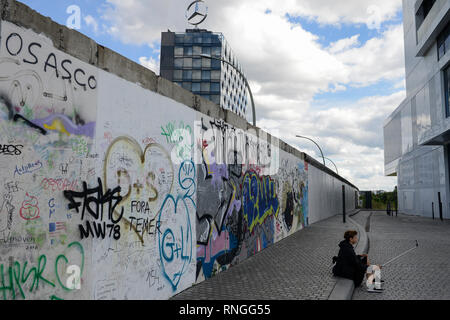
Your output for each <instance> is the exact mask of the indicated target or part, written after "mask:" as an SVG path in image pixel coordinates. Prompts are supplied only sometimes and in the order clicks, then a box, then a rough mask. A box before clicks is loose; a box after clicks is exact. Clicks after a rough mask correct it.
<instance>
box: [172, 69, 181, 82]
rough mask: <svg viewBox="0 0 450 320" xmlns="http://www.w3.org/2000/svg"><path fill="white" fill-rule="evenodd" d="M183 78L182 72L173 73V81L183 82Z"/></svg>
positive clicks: (175, 71)
mask: <svg viewBox="0 0 450 320" xmlns="http://www.w3.org/2000/svg"><path fill="white" fill-rule="evenodd" d="M182 76H183V72H182V71H181V70H174V71H173V80H181V77H182Z"/></svg>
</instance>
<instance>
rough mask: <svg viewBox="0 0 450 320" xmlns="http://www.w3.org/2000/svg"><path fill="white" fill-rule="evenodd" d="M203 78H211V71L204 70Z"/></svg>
mask: <svg viewBox="0 0 450 320" xmlns="http://www.w3.org/2000/svg"><path fill="white" fill-rule="evenodd" d="M202 80H208V81H209V80H211V71H202Z"/></svg>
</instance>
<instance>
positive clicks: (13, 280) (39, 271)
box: [0, 242, 84, 300]
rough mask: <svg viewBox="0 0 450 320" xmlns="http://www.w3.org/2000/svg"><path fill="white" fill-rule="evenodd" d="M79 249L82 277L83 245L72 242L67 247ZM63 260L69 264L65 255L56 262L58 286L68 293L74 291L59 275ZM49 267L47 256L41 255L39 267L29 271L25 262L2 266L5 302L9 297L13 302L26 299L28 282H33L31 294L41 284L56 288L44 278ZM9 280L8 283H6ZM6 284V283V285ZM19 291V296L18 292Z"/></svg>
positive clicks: (0, 288)
mask: <svg viewBox="0 0 450 320" xmlns="http://www.w3.org/2000/svg"><path fill="white" fill-rule="evenodd" d="M72 247H73V248H78V250H79V252H80V253H81V268H80V269H81V274H80V278H81V275H82V274H83V270H84V249H83V246H82V245H81V243H79V242H72V243H71V244H69V245H68V246H67V249H66V250H68V249H71V248H72ZM61 259H62V260H63V261H64V262H65V263H66V264H67V263H69V260H68V259H67V257H66V255H65V254H60V255H59V256H58V257H57V258H56V260H55V269H54V272H55V275H56V279H57V281H58V284H59V285H60V286H61V288H62V289H64V290H66V291H72V290H73V289H70V288H67V287H66V286H65V285H64V284H63V283H62V281H61V278H60V276H59V274H58V265H59V262H60V261H61ZM46 266H47V257H46V255H44V254H43V255H41V256H40V257H39V259H38V262H37V266H34V267H32V268H30V269H29V270H27V267H28V262H25V263H24V264H23V266H22V265H21V263H20V262H19V261H15V262H14V263H13V264H12V266H10V267H8V268H5V266H4V265H3V264H1V265H0V280H1V284H0V293H1V294H2V296H3V300H8V297H10V299H11V300H15V299H16V297H17V296H18V297H21V298H22V299H24V300H25V299H26V294H25V291H24V289H23V288H24V286H25V284H26V283H27V282H29V281H32V282H31V286H30V289H29V290H28V292H29V293H34V292H36V291H38V289H39V284H40V283H41V282H44V283H46V284H47V285H49V286H51V287H53V288H55V287H56V285H55V284H54V283H53V282H51V281H50V280H48V279H47V278H46V277H44V272H45V269H46ZM5 269H6V272H7V275H6V277H5ZM5 280H7V282H6V281H5ZM5 282H6V283H5ZM17 291H18V294H16V292H17ZM50 298H51V300H62V299H60V298H58V297H56V296H55V295H53V296H51V297H50Z"/></svg>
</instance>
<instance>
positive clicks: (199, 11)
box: [186, 0, 208, 26]
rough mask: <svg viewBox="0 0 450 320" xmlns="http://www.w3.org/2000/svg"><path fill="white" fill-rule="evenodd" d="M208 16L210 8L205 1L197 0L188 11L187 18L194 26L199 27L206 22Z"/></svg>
mask: <svg viewBox="0 0 450 320" xmlns="http://www.w3.org/2000/svg"><path fill="white" fill-rule="evenodd" d="M207 16H208V7H207V6H206V4H205V2H204V1H203V0H195V1H194V2H192V3H191V4H190V5H189V7H188V8H187V11H186V18H187V20H188V22H189V23H190V24H192V25H193V26H198V25H199V24H200V23H202V22H203V21H205V20H206V17H207Z"/></svg>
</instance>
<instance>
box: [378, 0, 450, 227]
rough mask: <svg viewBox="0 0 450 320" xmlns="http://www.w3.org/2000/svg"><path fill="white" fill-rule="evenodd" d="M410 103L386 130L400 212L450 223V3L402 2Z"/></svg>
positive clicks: (389, 167) (388, 164)
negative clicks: (440, 219) (448, 220)
mask: <svg viewBox="0 0 450 320" xmlns="http://www.w3.org/2000/svg"><path fill="white" fill-rule="evenodd" d="M403 19H404V21H403V27H404V40H405V67H406V95H407V97H406V99H405V100H404V101H403V102H402V103H401V104H400V106H399V107H398V108H397V109H396V110H395V111H394V112H393V113H392V114H391V115H390V116H389V117H388V119H386V121H385V125H384V147H385V174H386V175H387V176H397V180H398V181H397V184H398V206H399V211H401V212H404V213H407V214H414V215H422V216H426V217H430V218H431V217H433V216H434V217H435V218H436V219H439V218H442V219H450V171H449V161H450V158H449V150H450V149H449V148H450V147H449V145H450V81H449V80H450V1H448V0H416V1H411V0H403Z"/></svg>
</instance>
